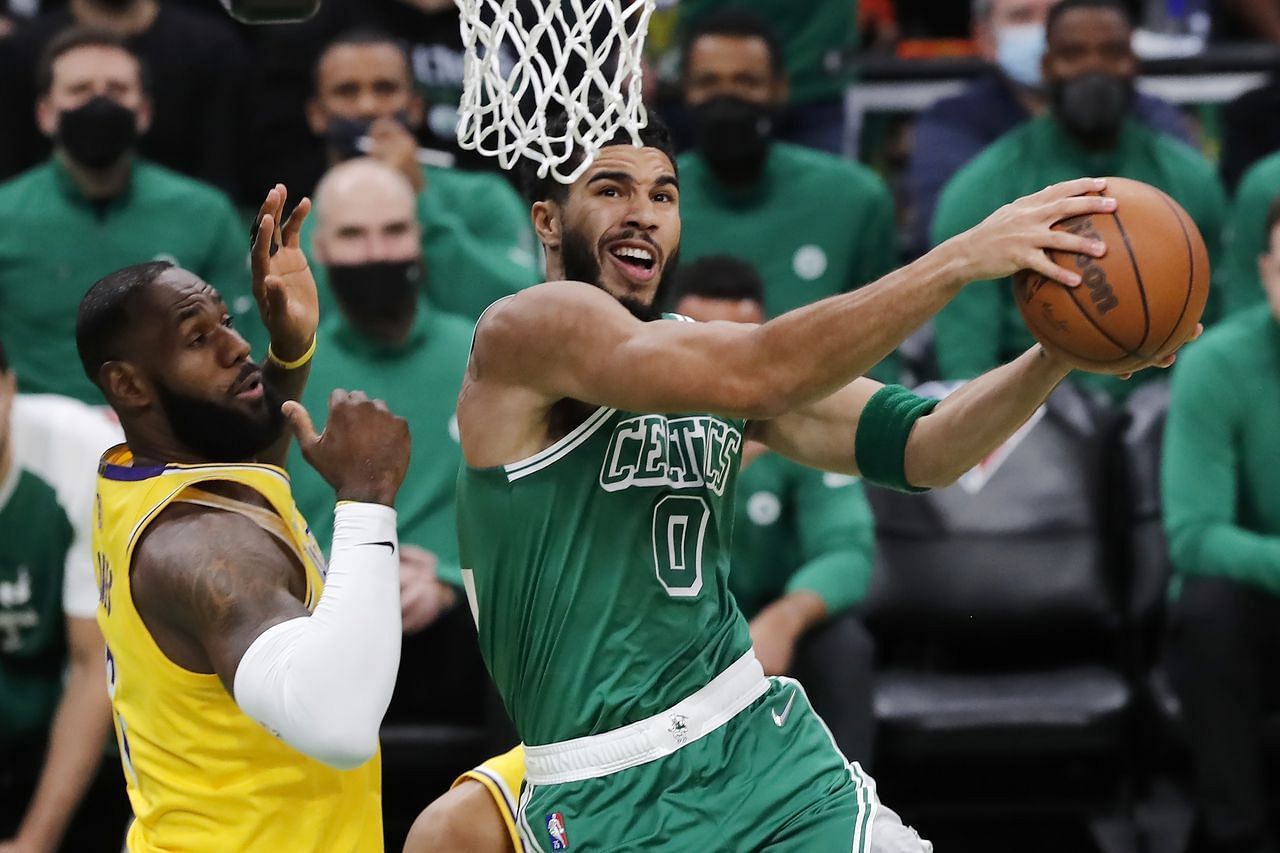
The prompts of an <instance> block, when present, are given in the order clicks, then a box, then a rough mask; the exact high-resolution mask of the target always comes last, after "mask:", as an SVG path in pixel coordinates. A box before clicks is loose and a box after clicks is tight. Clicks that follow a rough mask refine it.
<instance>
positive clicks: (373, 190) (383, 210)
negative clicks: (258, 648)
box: [289, 158, 483, 706]
mask: <svg viewBox="0 0 1280 853" xmlns="http://www.w3.org/2000/svg"><path fill="white" fill-rule="evenodd" d="M315 219H316V231H315V236H314V249H313V253H312V257H313V258H314V259H315V262H316V265H317V266H318V267H321V268H323V269H325V270H326V272H327V274H328V275H327V277H328V280H329V282H330V284H331V286H332V288H333V291H334V295H335V296H336V301H337V304H338V308H339V309H340V310H339V311H338V312H337V313H336V314H332V315H330V316H329V317H328V318H327V319H325V320H323V322H322V324H321V328H320V331H319V332H318V342H317V346H316V357H315V362H314V366H313V367H312V369H311V379H310V380H309V382H308V384H307V391H306V394H305V395H304V397H303V402H304V403H305V405H306V407H307V410H308V411H309V412H310V413H311V416H312V417H313V418H316V419H317V426H319V422H320V420H321V419H323V418H324V416H325V412H327V410H328V402H327V401H328V399H329V395H330V393H332V391H333V390H334V389H335V388H359V389H361V390H363V391H365V392H366V393H367V394H369V396H371V397H376V398H379V399H382V400H385V401H386V402H387V405H389V406H390V407H391V408H393V409H395V411H396V413H397V414H399V415H401V416H402V417H404V418H405V419H406V420H408V422H409V426H410V428H411V429H412V431H413V442H414V452H413V459H412V461H411V463H410V468H409V474H408V476H407V477H406V478H405V482H404V486H403V487H402V488H401V490H400V494H399V497H398V498H397V499H396V509H397V511H398V513H399V519H400V530H399V533H400V543H401V556H400V583H401V606H402V609H403V620H404V630H405V633H406V634H407V635H414V634H418V633H419V632H422V631H424V629H427V628H432V629H433V630H431V631H428V632H427V634H426V635H424V636H423V637H422V639H421V640H420V641H419V642H420V643H423V644H426V645H428V646H433V648H434V653H433V656H434V657H438V658H439V659H440V667H441V671H440V672H439V673H435V674H433V676H432V678H430V679H425V678H421V677H420V675H421V674H412V675H411V677H409V678H402V679H400V681H401V683H400V684H398V685H397V687H396V695H397V696H404V695H407V694H415V693H420V692H422V691H423V689H424V688H423V686H422V684H421V682H423V681H427V682H430V683H432V684H438V683H440V681H439V680H438V679H439V678H444V673H445V672H454V671H455V670H456V669H457V668H458V667H466V666H470V667H472V675H473V676H474V677H473V678H472V679H470V681H471V683H482V681H483V675H482V674H481V673H483V663H482V662H481V661H480V657H479V646H478V645H477V644H476V641H475V629H474V626H473V625H472V624H471V615H470V612H469V610H468V609H467V607H465V606H462V605H461V602H462V601H463V599H464V596H463V594H462V569H461V568H460V566H459V565H458V536H457V522H456V516H455V512H454V489H455V483H456V481H457V476H458V466H459V464H461V461H462V452H461V449H460V448H459V446H458V427H457V421H456V419H455V417H454V409H455V406H456V403H457V399H458V391H459V389H460V388H461V387H462V377H463V374H464V373H465V372H466V367H467V359H468V357H469V355H470V352H471V331H472V324H471V323H470V322H468V321H467V320H464V319H463V318H461V317H455V316H453V315H450V314H445V313H442V312H440V311H439V310H437V309H435V308H434V307H431V306H429V305H428V304H427V303H425V302H424V301H423V299H422V297H421V295H420V293H419V286H418V285H419V281H418V280H419V278H420V277H421V275H422V267H423V263H424V260H425V262H426V263H430V258H429V257H428V258H426V259H424V258H423V255H422V241H421V240H420V239H419V236H418V231H419V224H418V220H417V212H416V200H415V197H414V192H413V187H411V186H410V185H409V182H408V181H407V180H406V179H405V178H404V176H403V175H401V174H400V173H399V172H397V171H395V170H394V169H391V168H389V167H388V166H385V165H383V164H382V163H379V162H377V161H376V160H372V159H369V158H360V159H358V160H352V161H349V162H347V163H343V164H341V165H339V166H336V167H335V168H334V169H333V170H332V171H330V172H329V174H328V175H327V176H325V178H324V179H323V180H322V181H321V183H320V186H319V187H318V188H317V194H316V208H315ZM289 470H290V472H291V474H292V475H293V494H294V499H295V500H296V501H297V504H298V509H299V510H301V511H302V513H303V515H305V516H306V518H307V520H308V522H309V523H310V525H311V529H312V532H313V533H314V534H315V535H316V538H317V540H318V541H319V542H320V543H321V545H322V547H324V548H325V550H326V551H327V550H328V545H329V543H330V540H331V539H332V536H333V489H332V488H331V487H330V486H329V485H328V484H327V483H325V482H324V480H323V479H322V478H321V477H320V475H319V474H317V473H316V471H315V469H313V468H312V467H311V466H310V465H308V464H307V463H306V462H305V461H303V459H302V454H301V453H300V452H299V451H298V449H297V446H296V444H295V446H294V447H293V449H292V451H291V456H290V463H289ZM412 653H413V646H407V647H406V649H405V654H412ZM462 678H463V680H466V679H465V676H463V677H462ZM444 680H445V681H446V682H448V681H449V679H447V678H444ZM426 692H427V693H429V694H430V695H431V696H435V697H437V698H438V696H439V694H438V692H437V691H435V690H434V689H429V690H427V691H426ZM401 701H403V700H401ZM392 704H393V706H395V705H396V704H397V701H396V700H393V702H392ZM415 704H422V703H415Z"/></svg>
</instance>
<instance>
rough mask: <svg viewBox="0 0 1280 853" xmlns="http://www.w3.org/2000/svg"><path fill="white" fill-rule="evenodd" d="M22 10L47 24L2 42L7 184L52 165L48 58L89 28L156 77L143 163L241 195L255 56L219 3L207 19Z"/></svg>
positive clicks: (91, 7)
mask: <svg viewBox="0 0 1280 853" xmlns="http://www.w3.org/2000/svg"><path fill="white" fill-rule="evenodd" d="M13 5H14V6H17V5H19V3H18V2H15V3H14V4H13ZM20 5H22V6H24V7H26V8H27V10H30V9H32V7H37V6H38V7H40V11H41V12H42V14H39V15H38V16H36V17H34V18H33V19H32V20H30V21H29V22H27V23H25V24H23V25H21V26H19V27H18V29H17V30H16V31H15V33H14V34H13V37H12V38H9V39H4V40H0V127H3V128H4V132H3V133H0V177H3V178H8V177H11V176H13V175H15V174H17V173H18V172H21V171H23V170H25V169H29V168H31V167H32V166H34V165H36V164H37V163H39V162H40V161H42V160H44V159H45V158H47V157H48V156H49V141H48V139H47V138H46V137H47V136H48V132H47V131H46V130H45V129H44V127H42V126H37V124H36V123H35V122H34V121H32V115H31V107H30V104H31V101H32V100H33V99H34V98H35V97H37V96H39V95H40V94H42V91H41V89H40V86H41V83H40V81H39V73H38V70H37V69H38V68H39V62H40V56H41V54H42V53H43V52H44V51H45V50H47V49H48V45H49V44H50V43H51V42H52V41H53V40H54V39H55V38H57V37H58V35H59V34H60V33H62V32H63V31H65V30H67V29H69V28H72V27H83V28H89V29H101V30H106V31H107V32H110V33H113V34H114V35H117V36H119V37H120V38H121V39H124V40H125V43H126V44H127V45H128V46H129V49H130V50H132V51H134V52H135V53H136V54H137V55H138V56H139V57H140V58H141V60H142V62H143V64H145V65H146V67H147V68H148V69H149V70H150V72H151V79H150V81H149V83H150V86H149V89H150V92H149V95H150V98H151V100H152V102H153V103H154V104H155V112H154V116H153V121H152V122H151V128H150V132H149V133H148V134H147V135H146V137H145V138H143V139H142V140H141V142H140V150H141V152H142V156H144V157H145V158H147V159H148V160H151V161H153V162H155V163H159V164H160V165H162V166H164V167H166V168H169V169H173V170H174V171H175V172H181V173H182V174H184V175H187V176H189V177H192V178H196V179H198V180H201V181H207V182H209V183H211V184H213V185H214V186H216V187H218V189H220V190H222V191H223V192H226V193H234V192H237V191H238V187H237V171H236V157H237V154H238V153H239V152H238V144H239V142H240V133H239V131H240V115H241V109H240V108H241V103H242V98H243V96H244V89H243V82H244V74H245V70H246V60H247V56H246V54H245V49H244V45H243V44H242V42H241V40H240V38H239V36H238V34H237V33H236V32H235V30H234V29H233V28H232V25H231V22H230V21H229V20H228V19H227V17H226V15H225V14H223V13H222V11H221V10H220V9H218V4H217V3H215V2H213V0H210V2H209V3H208V5H207V6H206V7H205V10H203V11H201V10H197V9H194V8H192V7H191V5H190V4H185V5H184V4H180V3H171V2H161V0H74V2H70V3H67V2H61V0H44V2H39V0H36V2H33V0H25V2H21V3H20ZM211 13H212V14H211ZM257 192H258V188H256V187H255V188H254V193H255V194H256V193H257ZM92 282H93V279H92V278H90V279H89V280H88V281H86V282H85V283H84V285H82V287H81V289H82V290H83V289H84V288H87V287H88V286H89V285H90V284H91V283H92Z"/></svg>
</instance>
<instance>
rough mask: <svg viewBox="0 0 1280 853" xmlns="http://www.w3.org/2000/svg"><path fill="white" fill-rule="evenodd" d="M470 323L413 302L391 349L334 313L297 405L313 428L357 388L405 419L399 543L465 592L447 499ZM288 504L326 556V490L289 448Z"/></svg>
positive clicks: (456, 456)
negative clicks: (406, 453)
mask: <svg viewBox="0 0 1280 853" xmlns="http://www.w3.org/2000/svg"><path fill="white" fill-rule="evenodd" d="M471 331H472V324H471V323H470V322H469V321H467V320H466V319H464V318H462V317H455V316H453V315H450V314H444V313H441V312H439V311H435V310H431V309H430V308H429V307H428V306H426V305H425V304H421V303H420V304H419V308H418V317H417V322H416V323H415V325H414V328H413V331H412V332H411V333H410V335H409V340H408V341H406V342H405V344H404V345H402V346H400V347H388V346H385V345H382V344H378V343H377V342H375V341H373V340H371V339H370V338H367V337H365V336H364V335H362V334H361V333H360V332H357V331H356V330H355V329H354V328H352V327H351V326H349V325H348V324H347V323H346V321H345V320H344V318H343V317H342V316H341V315H335V316H331V317H330V318H329V319H328V320H326V321H325V322H324V323H323V324H322V325H321V327H320V331H319V333H318V335H317V342H316V354H315V360H314V362H313V363H312V367H311V378H310V379H309V380H308V382H307V390H306V392H305V393H304V394H303V397H302V399H303V404H304V405H305V406H306V408H307V411H308V412H309V413H310V414H311V417H312V419H313V420H314V421H315V424H316V429H317V430H319V429H322V428H323V427H322V424H323V423H324V422H325V421H327V420H328V412H329V394H330V393H332V391H333V389H335V388H344V389H347V390H353V389H358V390H361V391H364V392H365V393H366V394H368V395H369V396H370V397H374V398H376V399H380V400H384V401H386V403H387V406H388V407H389V408H390V409H391V411H393V412H395V413H396V414H397V415H399V416H400V417H402V418H404V419H405V420H407V421H408V422H409V430H410V432H412V434H413V457H412V459H411V460H410V462H409V472H408V474H407V475H406V476H405V480H404V485H403V486H401V487H400V493H399V495H398V496H397V498H396V512H397V513H398V515H399V533H400V541H401V542H403V543H406V544H411V545H417V546H418V547H419V548H425V549H426V550H428V551H430V552H432V553H433V554H435V555H436V556H437V557H438V558H439V559H440V565H439V566H438V568H437V570H436V571H437V574H438V575H439V577H440V579H441V580H443V581H447V582H448V583H451V584H453V585H455V586H461V585H462V571H461V569H460V568H459V566H458V530H457V522H456V517H457V516H456V513H455V511H454V492H455V489H456V482H457V479H458V466H459V464H460V463H461V461H462V451H461V449H460V448H459V445H458V421H457V418H456V417H455V415H454V412H455V410H456V408H457V402H458V391H459V389H460V388H461V387H462V377H463V374H464V373H465V372H466V369H467V358H468V357H469V355H470V352H471ZM289 475H290V477H291V478H292V479H293V497H294V500H295V501H296V502H297V504H298V509H299V510H301V511H302V514H303V517H305V518H306V519H307V523H308V524H309V525H310V526H311V531H312V532H313V533H314V534H315V537H316V541H317V542H319V543H320V546H321V547H322V548H323V549H324V551H325V553H326V554H327V553H329V547H330V545H331V544H332V539H333V510H334V505H335V503H336V498H335V497H334V493H333V488H332V487H331V486H330V485H329V484H328V483H326V482H325V481H324V479H323V478H321V476H320V475H319V474H317V473H316V471H315V469H314V468H312V467H311V466H310V465H308V464H307V462H306V460H304V459H303V458H302V453H301V452H300V451H299V450H298V446H297V443H296V442H295V443H294V445H293V447H292V449H291V450H290V455H289Z"/></svg>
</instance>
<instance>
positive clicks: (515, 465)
mask: <svg viewBox="0 0 1280 853" xmlns="http://www.w3.org/2000/svg"><path fill="white" fill-rule="evenodd" d="M617 411H618V410H617V409H610V408H609V407H607V406H601V407H600V408H598V409H596V410H595V411H594V412H592V413H591V416H590V417H588V418H587V419H586V420H585V421H583V422H582V423H580V424H578V427H577V428H576V429H575V430H574V431H573V432H571V433H569V434H568V435H566V436H565V437H564V438H562V439H560V440H559V441H557V442H556V443H555V444H553V445H551V446H550V447H548V448H546V449H545V450H542V451H539V452H538V453H535V454H534V455H533V456H530V457H528V458H526V459H521V460H520V461H519V462H512V463H510V464H508V465H503V466H502V470H503V471H505V472H506V474H507V480H508V481H509V482H512V483H514V482H515V481H516V480H519V479H520V478H522V477H527V476H529V475H530V474H536V473H537V472H539V471H541V470H542V469H543V468H546V467H548V466H550V465H554V464H555V463H556V462H559V461H560V460H561V459H563V458H564V457H565V456H568V455H569V454H570V453H571V452H573V450H574V449H575V448H576V447H578V445H580V444H582V443H583V442H584V441H586V440H587V439H588V438H590V437H591V436H592V435H594V434H595V433H596V431H597V430H599V429H600V427H602V426H604V424H605V422H606V421H608V420H609V418H611V417H613V415H614V413H615V412H617Z"/></svg>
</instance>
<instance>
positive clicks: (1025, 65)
mask: <svg viewBox="0 0 1280 853" xmlns="http://www.w3.org/2000/svg"><path fill="white" fill-rule="evenodd" d="M1045 46H1046V40H1045V32H1044V24H1015V25H1013V26H1007V27H1000V28H999V29H997V30H996V63H997V64H998V65H999V66H1000V70H1001V71H1003V72H1004V73H1005V74H1007V75H1008V76H1009V79H1011V80H1013V81H1014V82H1015V83H1018V84H1019V85H1022V86H1026V87H1027V88H1029V89H1039V88H1040V86H1041V84H1042V83H1043V80H1042V78H1041V75H1040V62H1041V60H1042V59H1043V58H1044V51H1045Z"/></svg>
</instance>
